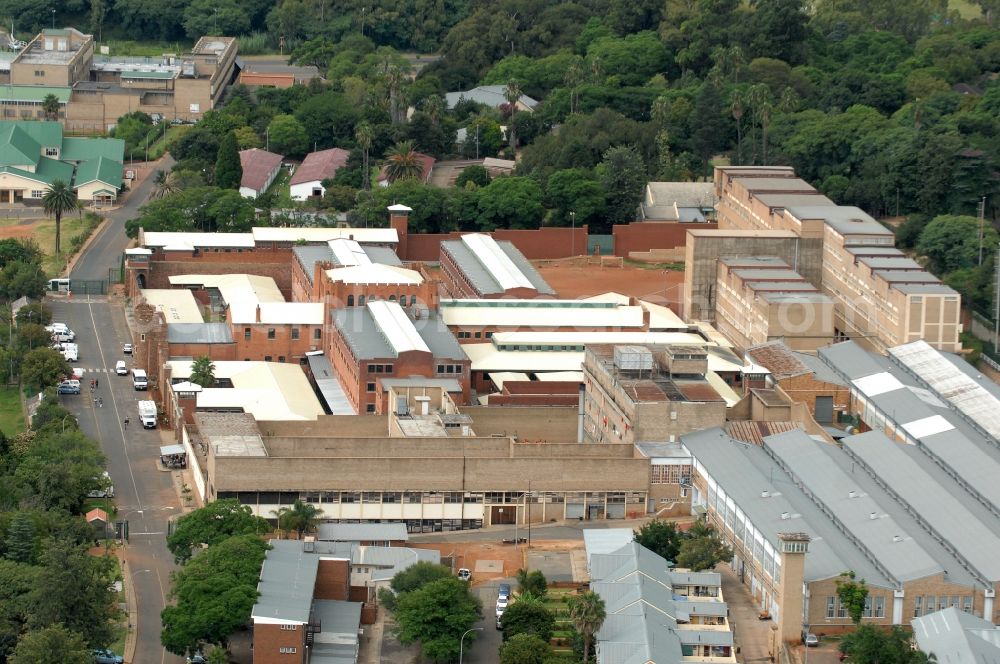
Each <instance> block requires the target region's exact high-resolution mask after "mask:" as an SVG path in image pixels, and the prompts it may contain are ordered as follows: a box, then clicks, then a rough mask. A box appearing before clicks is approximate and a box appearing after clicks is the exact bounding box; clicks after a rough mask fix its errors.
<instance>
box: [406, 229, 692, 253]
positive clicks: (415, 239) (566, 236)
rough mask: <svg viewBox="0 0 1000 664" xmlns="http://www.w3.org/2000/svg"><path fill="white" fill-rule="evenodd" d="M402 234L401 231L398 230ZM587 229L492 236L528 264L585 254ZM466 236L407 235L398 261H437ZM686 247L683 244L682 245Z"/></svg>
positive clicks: (507, 231) (498, 232)
mask: <svg viewBox="0 0 1000 664" xmlns="http://www.w3.org/2000/svg"><path fill="white" fill-rule="evenodd" d="M397 230H399V228H397ZM587 233H588V230H587V227H586V226H578V227H577V228H576V229H573V228H539V229H533V230H518V229H509V228H498V229H497V230H495V231H493V232H492V233H490V235H492V236H493V239H495V240H497V241H498V242H499V241H502V240H509V241H510V242H512V243H513V244H514V246H515V247H517V249H518V251H520V252H521V253H522V254H524V256H525V258H528V259H529V260H536V259H542V258H566V257H568V256H573V255H577V256H579V255H581V254H585V253H586V251H587ZM462 235H464V233H420V234H417V233H407V235H406V241H405V244H404V242H403V240H402V239H400V248H399V257H400V258H402V259H403V260H408V261H436V260H439V258H440V255H441V242H442V241H443V240H457V239H458V238H460V237H462ZM682 244H683V241H682Z"/></svg>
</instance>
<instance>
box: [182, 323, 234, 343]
mask: <svg viewBox="0 0 1000 664" xmlns="http://www.w3.org/2000/svg"><path fill="white" fill-rule="evenodd" d="M167 342H168V343H172V344H231V343H233V334H232V330H231V328H230V327H229V324H228V323H171V324H168V325H167Z"/></svg>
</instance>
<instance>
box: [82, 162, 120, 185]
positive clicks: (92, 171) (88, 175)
mask: <svg viewBox="0 0 1000 664" xmlns="http://www.w3.org/2000/svg"><path fill="white" fill-rule="evenodd" d="M70 168H71V169H72V167H70ZM90 182H103V183H104V184H106V185H110V186H112V187H114V188H115V189H117V188H118V187H120V186H121V183H122V163H121V162H120V161H115V160H113V159H108V158H106V157H98V158H97V159H90V160H88V161H85V162H83V163H81V164H80V165H79V166H77V169H76V182H75V183H74V184H73V187H74V188H79V187H82V186H83V185H85V184H88V183H90Z"/></svg>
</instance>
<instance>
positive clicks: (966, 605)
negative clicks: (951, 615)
mask: <svg viewBox="0 0 1000 664" xmlns="http://www.w3.org/2000/svg"><path fill="white" fill-rule="evenodd" d="M962 610H963V611H965V612H966V613H972V596H971V595H966V596H965V597H963V598H962Z"/></svg>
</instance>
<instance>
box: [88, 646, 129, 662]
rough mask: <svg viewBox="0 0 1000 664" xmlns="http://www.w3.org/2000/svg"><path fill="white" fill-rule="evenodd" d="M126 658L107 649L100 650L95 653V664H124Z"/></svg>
mask: <svg viewBox="0 0 1000 664" xmlns="http://www.w3.org/2000/svg"><path fill="white" fill-rule="evenodd" d="M124 661H125V658H124V657H122V656H121V655H116V654H115V653H113V652H112V651H110V650H108V649H107V648H98V649H97V650H95V651H94V662H95V663H96V664H122V663H123V662H124Z"/></svg>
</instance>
